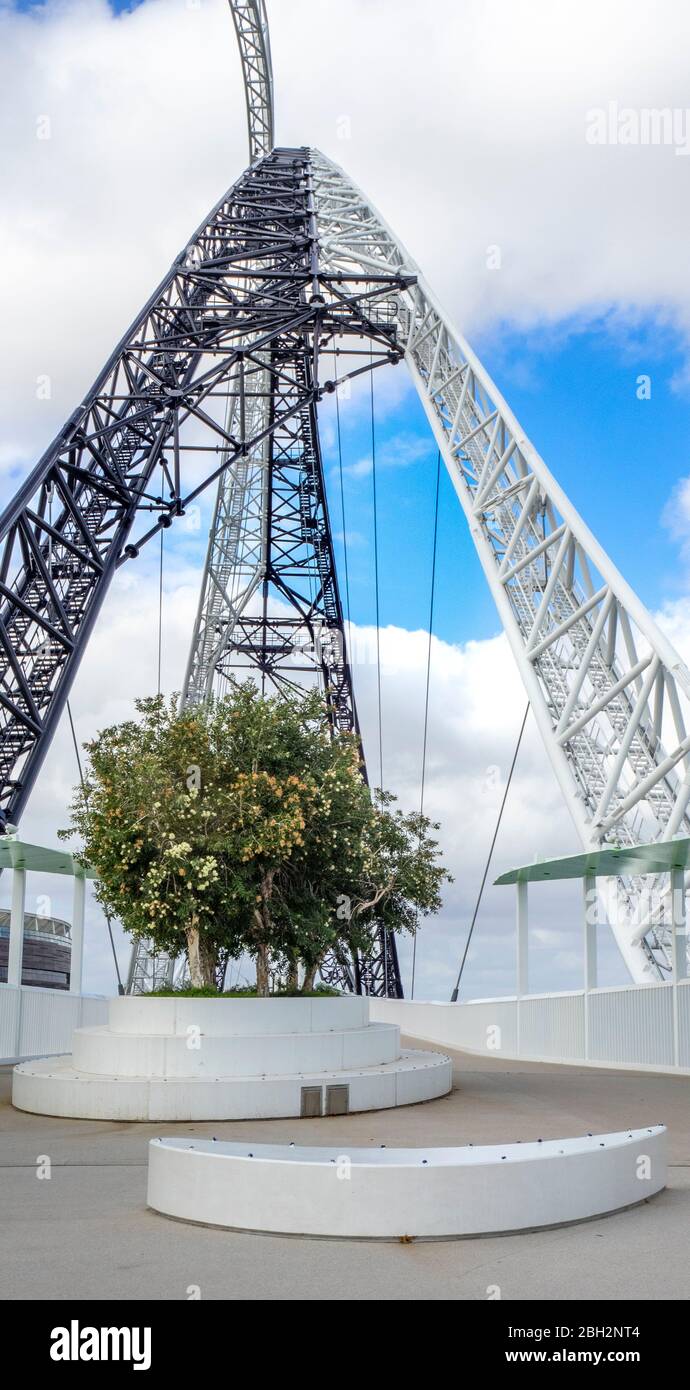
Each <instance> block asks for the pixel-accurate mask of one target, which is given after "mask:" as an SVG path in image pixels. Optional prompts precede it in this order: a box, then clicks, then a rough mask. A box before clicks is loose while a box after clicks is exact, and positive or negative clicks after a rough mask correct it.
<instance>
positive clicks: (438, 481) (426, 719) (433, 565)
mask: <svg viewBox="0 0 690 1390" xmlns="http://www.w3.org/2000/svg"><path fill="white" fill-rule="evenodd" d="M440 487H441V450H440V449H439V451H438V456H437V459H436V500H435V502H434V543H433V549H432V555H431V594H430V596H429V642H428V646H427V653H426V691H425V695H424V737H423V739H422V780H421V792H420V797H419V817H420V822H421V818H422V816H423V815H424V786H425V782H426V750H427V740H428V734H429V682H430V677H431V637H432V633H433V630H434V597H435V594H436V551H437V546H438V510H439V508H438V503H439V492H440ZM421 844H422V827H421V823H420V826H419V846H418V848H421ZM418 923H419V909H417V914H416V920H415V930H414V936H413V938H412V987H411V990H410V998H411V999H414V980H415V971H416V969H417V927H418Z"/></svg>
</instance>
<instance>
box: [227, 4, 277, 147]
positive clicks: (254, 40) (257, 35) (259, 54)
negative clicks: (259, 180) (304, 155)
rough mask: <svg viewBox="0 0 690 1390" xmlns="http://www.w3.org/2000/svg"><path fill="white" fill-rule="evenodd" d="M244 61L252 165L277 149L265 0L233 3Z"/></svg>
mask: <svg viewBox="0 0 690 1390" xmlns="http://www.w3.org/2000/svg"><path fill="white" fill-rule="evenodd" d="M230 10H231V12H232V17H233V20H234V21H235V30H236V33H237V42H238V44H239V49H240V57H241V59H242V73H243V76H244V91H245V96H246V99H247V124H248V127H249V161H250V163H251V164H254V162H255V161H256V160H257V159H262V158H263V156H264V155H267V154H270V153H271V150H272V149H273V70H272V66H271V46H270V40H269V35H268V19H267V17H266V6H265V4H264V0H230Z"/></svg>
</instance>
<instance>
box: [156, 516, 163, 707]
mask: <svg viewBox="0 0 690 1390" xmlns="http://www.w3.org/2000/svg"><path fill="white" fill-rule="evenodd" d="M163 535H164V531H163V527H162V526H161V553H160V564H159V569H158V692H157V693H158V695H159V697H160V693H161V665H162V660H163Z"/></svg>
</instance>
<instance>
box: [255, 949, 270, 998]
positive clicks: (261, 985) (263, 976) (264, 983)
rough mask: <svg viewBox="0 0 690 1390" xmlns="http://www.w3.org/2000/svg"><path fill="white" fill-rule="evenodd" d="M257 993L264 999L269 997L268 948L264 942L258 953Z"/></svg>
mask: <svg viewBox="0 0 690 1390" xmlns="http://www.w3.org/2000/svg"><path fill="white" fill-rule="evenodd" d="M256 992H257V994H258V995H260V996H261V998H262V999H265V998H266V997H267V995H268V946H267V945H266V944H265V942H263V941H262V942H261V944H260V946H259V948H258V950H257V953H256Z"/></svg>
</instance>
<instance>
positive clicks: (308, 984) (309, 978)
mask: <svg viewBox="0 0 690 1390" xmlns="http://www.w3.org/2000/svg"><path fill="white" fill-rule="evenodd" d="M325 954H326V953H325V951H324V952H323V954H322V955H320V956H319V958H318V960H317V961H315V962H314V964H313V965H312V966H310V967H309V968H308V969H307V968H305V971H304V979H303V981H302V994H309V993H310V992H311V990H313V988H314V981H315V979H316V976H317V974H318V971H319V970H320V968H321V962H322V960H323V958H324V955H325Z"/></svg>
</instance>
